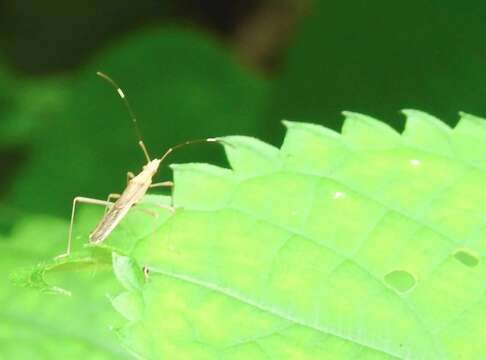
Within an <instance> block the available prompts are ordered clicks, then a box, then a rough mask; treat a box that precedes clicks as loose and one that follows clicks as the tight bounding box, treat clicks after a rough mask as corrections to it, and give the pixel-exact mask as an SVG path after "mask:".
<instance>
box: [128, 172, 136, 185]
mask: <svg viewBox="0 0 486 360" xmlns="http://www.w3.org/2000/svg"><path fill="white" fill-rule="evenodd" d="M134 177H135V174H134V173H132V172H131V171H129V172H127V185H128V183H129V182H130V180H132V179H133V178H134Z"/></svg>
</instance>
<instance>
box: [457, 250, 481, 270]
mask: <svg viewBox="0 0 486 360" xmlns="http://www.w3.org/2000/svg"><path fill="white" fill-rule="evenodd" d="M454 257H455V258H456V260H457V261H459V262H461V263H462V264H464V265H466V266H469V267H475V266H476V265H477V264H478V263H479V259H478V257H477V256H476V255H475V254H472V253H470V252H469V251H467V250H464V249H461V250H457V251H456V253H455V254H454Z"/></svg>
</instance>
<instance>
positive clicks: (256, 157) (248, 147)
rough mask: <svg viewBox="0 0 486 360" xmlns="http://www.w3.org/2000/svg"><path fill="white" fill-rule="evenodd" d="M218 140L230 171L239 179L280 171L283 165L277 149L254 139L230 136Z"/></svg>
mask: <svg viewBox="0 0 486 360" xmlns="http://www.w3.org/2000/svg"><path fill="white" fill-rule="evenodd" d="M220 139H221V140H223V146H224V148H225V153H226V157H227V159H228V162H229V164H230V166H231V169H233V171H234V172H235V174H236V175H237V176H239V177H242V178H249V177H254V176H259V175H263V174H266V173H269V172H273V171H276V170H278V169H280V168H281V166H282V164H283V162H282V158H281V154H280V149H279V148H277V147H275V146H273V145H270V144H268V143H266V142H264V141H262V140H260V139H257V138H255V137H251V136H241V135H232V136H224V137H220ZM248 158H252V160H253V161H248ZM247 164H251V165H250V166H247Z"/></svg>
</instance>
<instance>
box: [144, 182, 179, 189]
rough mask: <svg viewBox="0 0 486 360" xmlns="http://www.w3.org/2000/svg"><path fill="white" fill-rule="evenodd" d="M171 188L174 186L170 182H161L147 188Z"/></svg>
mask: <svg viewBox="0 0 486 360" xmlns="http://www.w3.org/2000/svg"><path fill="white" fill-rule="evenodd" d="M172 186H174V183H173V182H172V181H163V182H158V183H153V184H151V185H150V186H149V187H150V188H155V187H172Z"/></svg>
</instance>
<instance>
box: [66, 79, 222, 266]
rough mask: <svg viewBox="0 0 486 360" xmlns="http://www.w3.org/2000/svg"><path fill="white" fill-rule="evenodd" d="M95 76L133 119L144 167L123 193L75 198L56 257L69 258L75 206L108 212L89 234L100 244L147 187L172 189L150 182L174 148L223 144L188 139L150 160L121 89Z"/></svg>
mask: <svg viewBox="0 0 486 360" xmlns="http://www.w3.org/2000/svg"><path fill="white" fill-rule="evenodd" d="M97 75H99V76H101V77H102V78H104V79H105V80H107V81H108V82H109V83H110V84H111V85H112V86H113V87H114V88H115V89H116V91H117V92H118V95H120V97H121V98H122V100H123V101H124V104H125V106H126V108H127V110H128V112H129V114H130V116H131V118H132V121H133V123H134V125H135V129H136V131H137V135H138V138H139V142H138V143H139V145H140V147H141V148H142V151H143V153H144V155H145V157H146V159H147V164H146V165H145V166H144V167H143V169H142V171H141V172H140V173H139V174H138V175H136V176H135V175H133V174H132V173H128V177H129V181H128V184H127V186H126V188H125V190H123V192H122V193H121V194H110V195H109V196H108V199H107V200H106V201H103V200H98V199H91V198H85V197H76V198H74V201H73V208H72V212H71V222H70V226H69V237H68V244H67V249H66V252H65V253H64V254H62V255H59V256H58V258H60V257H64V256H69V254H70V253H71V243H72V231H73V224H74V215H75V212H76V204H77V202H82V203H87V204H94V205H103V206H106V207H107V209H108V211H107V212H106V213H105V215H104V216H103V218H102V219H101V220H100V222H99V223H98V225H97V226H96V227H95V229H94V230H93V231H92V232H91V233H90V235H89V241H90V243H91V244H94V245H96V244H101V243H102V242H103V241H104V240H105V239H106V238H107V237H108V236H109V235H110V234H111V232H112V231H113V230H114V229H115V228H116V226H117V225H118V224H119V223H120V222H121V221H122V219H123V218H124V217H125V215H126V214H127V213H128V211H129V210H130V209H131V208H132V207H133V206H135V205H136V204H137V203H138V202H139V201H140V200H141V199H142V197H143V196H144V195H145V194H146V192H147V190H148V189H149V188H153V187H157V186H172V182H170V181H165V182H161V183H152V179H153V177H154V175H155V174H156V173H157V171H158V169H159V166H160V164H161V163H162V162H163V161H164V160H165V158H166V157H167V156H168V155H169V154H170V153H171V152H172V151H173V150H175V149H177V148H179V147H182V146H185V145H189V144H195V143H201V142H223V141H222V140H220V139H217V138H207V139H198V140H191V141H186V142H184V143H181V144H178V145H175V146H173V147H171V148H169V149H168V150H167V151H166V152H165V153H164V155H162V157H161V158H160V159H153V160H151V159H150V156H149V154H148V151H147V149H146V147H145V144H144V143H143V141H142V137H141V134H140V131H139V129H138V127H137V126H136V122H137V119H136V117H135V115H134V113H133V111H132V109H131V107H130V104H129V103H128V100H127V99H126V97H125V94H124V93H123V91H122V90H121V89H120V87H119V86H118V85H117V84H116V83H115V82H114V81H113V80H112V79H111V78H110V77H108V76H107V75H105V74H103V73H100V72H98V73H97ZM111 198H116V199H117V200H116V202H115V203H113V202H111V201H110V199H111ZM159 207H161V208H167V209H169V210H171V211H174V208H173V207H171V206H167V205H162V204H161V205H159Z"/></svg>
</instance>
